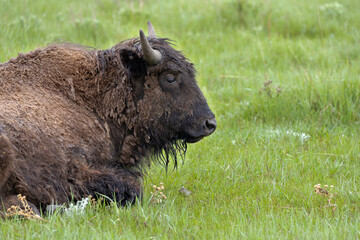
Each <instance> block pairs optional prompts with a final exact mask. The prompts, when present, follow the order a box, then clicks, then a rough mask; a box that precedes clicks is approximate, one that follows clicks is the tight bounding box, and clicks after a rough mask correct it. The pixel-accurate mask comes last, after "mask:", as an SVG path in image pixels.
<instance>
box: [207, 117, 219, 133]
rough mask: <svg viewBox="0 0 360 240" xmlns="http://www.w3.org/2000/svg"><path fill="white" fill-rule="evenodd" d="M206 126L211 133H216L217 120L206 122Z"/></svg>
mask: <svg viewBox="0 0 360 240" xmlns="http://www.w3.org/2000/svg"><path fill="white" fill-rule="evenodd" d="M205 125H206V128H207V130H209V131H210V133H212V132H214V131H215V129H216V120H215V118H212V119H208V120H206V121H205Z"/></svg>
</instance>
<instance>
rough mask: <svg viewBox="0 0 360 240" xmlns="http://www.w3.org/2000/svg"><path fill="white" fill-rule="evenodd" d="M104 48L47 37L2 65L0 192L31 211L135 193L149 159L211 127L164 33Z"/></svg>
mask: <svg viewBox="0 0 360 240" xmlns="http://www.w3.org/2000/svg"><path fill="white" fill-rule="evenodd" d="M149 33H151V36H149V37H148V38H146V37H145V35H144V33H143V32H142V31H141V30H140V39H129V40H126V41H123V42H120V43H119V44H117V45H115V46H114V47H112V48H110V49H107V50H94V49H88V48H85V47H81V46H76V45H72V44H52V45H50V46H48V47H45V48H43V49H37V50H34V51H32V52H29V53H26V54H19V56H18V57H17V58H15V59H11V60H10V61H9V62H6V63H3V64H0V200H1V203H2V205H3V209H4V210H6V209H7V208H9V207H10V206H12V205H18V206H20V207H21V206H22V205H21V203H20V202H19V201H18V200H17V198H16V195H18V194H21V195H23V196H26V199H27V200H28V201H29V204H30V206H31V207H32V208H33V209H34V212H38V209H40V210H42V211H44V210H45V209H46V207H47V206H48V205H50V204H53V203H56V204H64V203H67V202H68V201H71V200H74V201H78V200H81V199H82V198H84V197H87V196H88V195H92V196H94V197H97V196H98V194H100V195H105V196H107V197H109V198H110V199H114V200H116V201H117V202H118V203H119V204H121V205H125V204H128V203H134V201H135V199H136V198H138V197H141V192H142V188H141V181H142V176H143V173H144V171H145V170H146V168H147V166H149V165H150V161H151V159H155V160H157V161H158V162H160V163H163V164H164V165H165V166H166V167H167V166H168V164H169V161H170V158H172V159H173V160H174V165H175V167H176V166H177V162H178V161H177V159H178V157H179V156H180V157H185V153H186V149H187V143H192V142H196V141H199V140H200V139H202V138H203V137H206V136H208V135H210V134H211V133H212V132H214V131H215V128H216V121H215V116H214V114H213V113H212V112H211V110H210V109H209V107H208V105H207V103H206V99H205V98H204V96H203V94H202V93H201V91H200V89H199V87H198V86H197V84H196V80H195V69H194V67H193V64H192V63H190V62H189V61H188V60H187V59H186V58H185V57H184V56H183V55H182V53H181V52H178V51H176V50H175V49H174V48H173V47H172V46H171V45H170V44H169V41H168V40H167V39H163V38H156V36H155V32H154V30H153V28H152V26H151V24H149Z"/></svg>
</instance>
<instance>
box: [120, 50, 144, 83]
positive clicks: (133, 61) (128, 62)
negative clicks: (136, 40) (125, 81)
mask: <svg viewBox="0 0 360 240" xmlns="http://www.w3.org/2000/svg"><path fill="white" fill-rule="evenodd" d="M120 59H121V62H122V64H123V66H124V67H125V68H126V69H127V72H128V74H129V75H130V77H131V78H133V77H135V78H138V77H141V76H145V74H146V63H145V61H144V60H142V59H141V58H140V57H139V56H138V55H137V54H136V53H135V52H134V51H132V50H129V49H121V50H120Z"/></svg>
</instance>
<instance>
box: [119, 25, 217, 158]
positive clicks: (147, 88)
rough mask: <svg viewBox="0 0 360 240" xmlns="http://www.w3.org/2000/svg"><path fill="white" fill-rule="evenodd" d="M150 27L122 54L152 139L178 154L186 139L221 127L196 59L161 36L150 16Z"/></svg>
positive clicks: (158, 146)
mask: <svg viewBox="0 0 360 240" xmlns="http://www.w3.org/2000/svg"><path fill="white" fill-rule="evenodd" d="M148 31H149V36H148V37H146V36H145V34H144V32H143V31H142V30H140V38H139V39H137V40H136V41H135V44H134V45H133V46H132V47H131V48H124V49H122V50H121V52H120V57H121V61H122V64H123V66H124V67H125V68H126V70H127V73H128V76H129V79H130V82H131V84H132V87H133V95H134V99H136V104H137V111H138V113H139V116H138V117H139V121H141V122H142V123H141V125H142V126H146V127H145V131H146V134H147V138H148V139H147V142H148V143H149V144H150V145H151V147H152V149H155V152H156V151H157V152H162V151H161V150H165V153H166V158H167V157H168V154H169V153H170V154H171V155H173V156H175V158H176V151H177V150H179V149H178V148H179V146H182V147H183V149H184V150H186V143H195V142H197V141H199V140H201V139H202V138H204V137H206V136H209V135H210V134H212V133H213V132H214V131H215V129H216V120H215V115H214V114H213V113H212V111H211V110H210V108H209V106H208V104H207V102H206V99H205V97H204V95H203V94H202V92H201V90H200V88H199V87H198V85H197V83H196V79H195V73H196V71H195V69H194V66H193V64H192V63H190V62H189V61H188V59H187V58H186V57H184V55H183V54H182V53H181V52H179V51H176V50H175V49H174V48H173V47H172V46H171V43H170V41H169V40H168V39H164V38H157V37H156V36H155V31H154V29H153V27H152V25H151V23H150V22H149V23H148ZM179 142H180V143H181V144H179ZM174 146H175V148H174ZM184 147H185V148H184Z"/></svg>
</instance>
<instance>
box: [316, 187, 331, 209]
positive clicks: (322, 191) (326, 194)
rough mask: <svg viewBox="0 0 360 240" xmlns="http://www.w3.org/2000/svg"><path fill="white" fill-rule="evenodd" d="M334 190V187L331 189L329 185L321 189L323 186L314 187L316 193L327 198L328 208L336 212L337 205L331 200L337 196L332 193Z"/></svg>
mask: <svg viewBox="0 0 360 240" xmlns="http://www.w3.org/2000/svg"><path fill="white" fill-rule="evenodd" d="M333 188H334V186H333V185H331V186H330V188H329V186H328V185H324V187H321V184H316V185H314V191H315V193H316V194H319V195H321V196H323V197H325V198H326V201H327V204H328V205H327V207H330V208H331V209H332V210H336V204H334V203H331V200H333V199H334V197H335V195H336V194H335V193H331V192H330V191H331V190H332V189H333Z"/></svg>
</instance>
